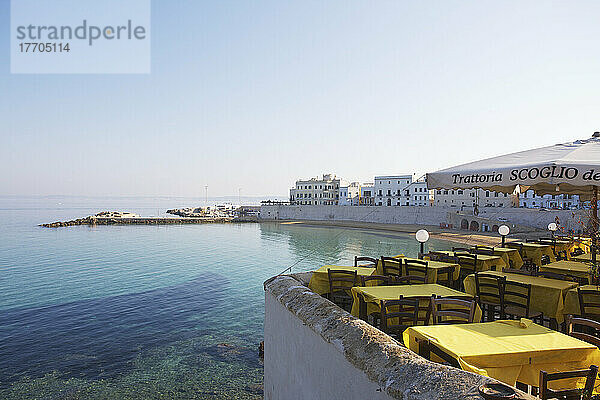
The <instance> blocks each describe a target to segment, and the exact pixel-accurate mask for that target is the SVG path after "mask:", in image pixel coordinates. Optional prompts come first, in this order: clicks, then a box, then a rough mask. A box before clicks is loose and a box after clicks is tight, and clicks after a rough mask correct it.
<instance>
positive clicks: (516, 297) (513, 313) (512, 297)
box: [501, 280, 544, 325]
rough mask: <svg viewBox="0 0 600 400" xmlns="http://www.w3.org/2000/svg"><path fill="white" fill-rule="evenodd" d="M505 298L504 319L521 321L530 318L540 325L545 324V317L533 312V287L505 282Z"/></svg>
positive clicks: (503, 305)
mask: <svg viewBox="0 0 600 400" xmlns="http://www.w3.org/2000/svg"><path fill="white" fill-rule="evenodd" d="M503 296H504V298H503V299H502V307H503V308H504V309H503V310H502V312H501V315H502V318H505V317H506V316H508V317H509V318H511V319H512V318H514V319H520V318H529V319H531V320H533V322H537V323H539V324H540V325H542V324H543V322H544V321H543V318H544V315H543V314H542V313H541V312H538V311H531V310H530V309H529V303H530V299H531V285H529V284H526V283H520V282H512V281H508V280H507V281H505V282H504V291H503Z"/></svg>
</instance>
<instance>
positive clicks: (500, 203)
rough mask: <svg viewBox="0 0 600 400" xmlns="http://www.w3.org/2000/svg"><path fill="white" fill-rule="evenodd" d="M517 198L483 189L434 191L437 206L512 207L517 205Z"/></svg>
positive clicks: (462, 207) (460, 207)
mask: <svg viewBox="0 0 600 400" xmlns="http://www.w3.org/2000/svg"><path fill="white" fill-rule="evenodd" d="M515 199H516V198H515V196H513V195H510V194H507V193H499V192H492V191H490V190H483V189H454V190H450V189H437V190H435V191H434V204H435V205H436V206H445V207H456V208H459V209H461V210H462V209H464V208H473V207H475V204H477V207H478V208H482V207H512V206H513V205H516V201H515Z"/></svg>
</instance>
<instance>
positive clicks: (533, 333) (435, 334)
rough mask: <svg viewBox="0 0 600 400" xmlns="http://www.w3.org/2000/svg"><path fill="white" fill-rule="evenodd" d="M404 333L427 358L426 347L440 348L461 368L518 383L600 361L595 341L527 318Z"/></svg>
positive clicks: (410, 345) (536, 382) (535, 383)
mask: <svg viewBox="0 0 600 400" xmlns="http://www.w3.org/2000/svg"><path fill="white" fill-rule="evenodd" d="M403 336H404V343H405V344H406V345H407V347H408V348H410V349H411V350H413V351H415V352H418V353H419V354H421V355H422V356H424V357H427V356H428V354H426V353H427V349H428V348H431V350H432V352H433V353H434V354H435V353H436V352H439V351H440V350H441V352H442V353H443V354H445V355H447V356H449V357H450V358H452V359H454V360H456V362H457V363H458V364H459V365H460V367H461V368H462V369H463V370H465V371H470V372H474V373H477V374H480V375H486V376H489V377H491V378H494V379H498V380H499V381H502V382H504V383H506V384H508V385H511V386H515V384H516V383H517V382H521V383H524V384H527V385H531V386H539V376H540V370H544V371H547V372H560V371H570V370H576V369H583V368H589V366H590V365H592V364H595V365H600V364H599V363H600V350H599V349H598V348H597V347H596V346H594V345H592V344H589V343H586V342H584V341H581V340H579V339H576V338H573V337H571V336H567V335H565V334H562V333H560V332H557V331H554V330H552V329H548V328H546V327H543V326H541V325H537V324H534V323H533V322H531V321H529V320H522V321H494V322H485V323H477V324H459V325H431V326H415V327H409V328H408V329H406V330H405V331H404V335H403ZM434 348H435V350H436V351H433V350H434ZM559 382H560V381H559ZM559 384H560V383H559ZM551 387H552V386H551ZM554 388H555V389H556V388H557V387H554Z"/></svg>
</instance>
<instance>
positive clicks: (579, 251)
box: [571, 247, 585, 257]
mask: <svg viewBox="0 0 600 400" xmlns="http://www.w3.org/2000/svg"><path fill="white" fill-rule="evenodd" d="M582 254H585V251H583V250H582V249H580V248H579V247H577V248H576V249H573V251H572V252H571V257H577V256H580V255H582Z"/></svg>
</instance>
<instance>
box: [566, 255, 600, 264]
mask: <svg viewBox="0 0 600 400" xmlns="http://www.w3.org/2000/svg"><path fill="white" fill-rule="evenodd" d="M571 260H573V261H587V262H590V261H592V253H585V254H580V255H578V256H575V257H573V258H571ZM596 261H597V262H600V253H596Z"/></svg>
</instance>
